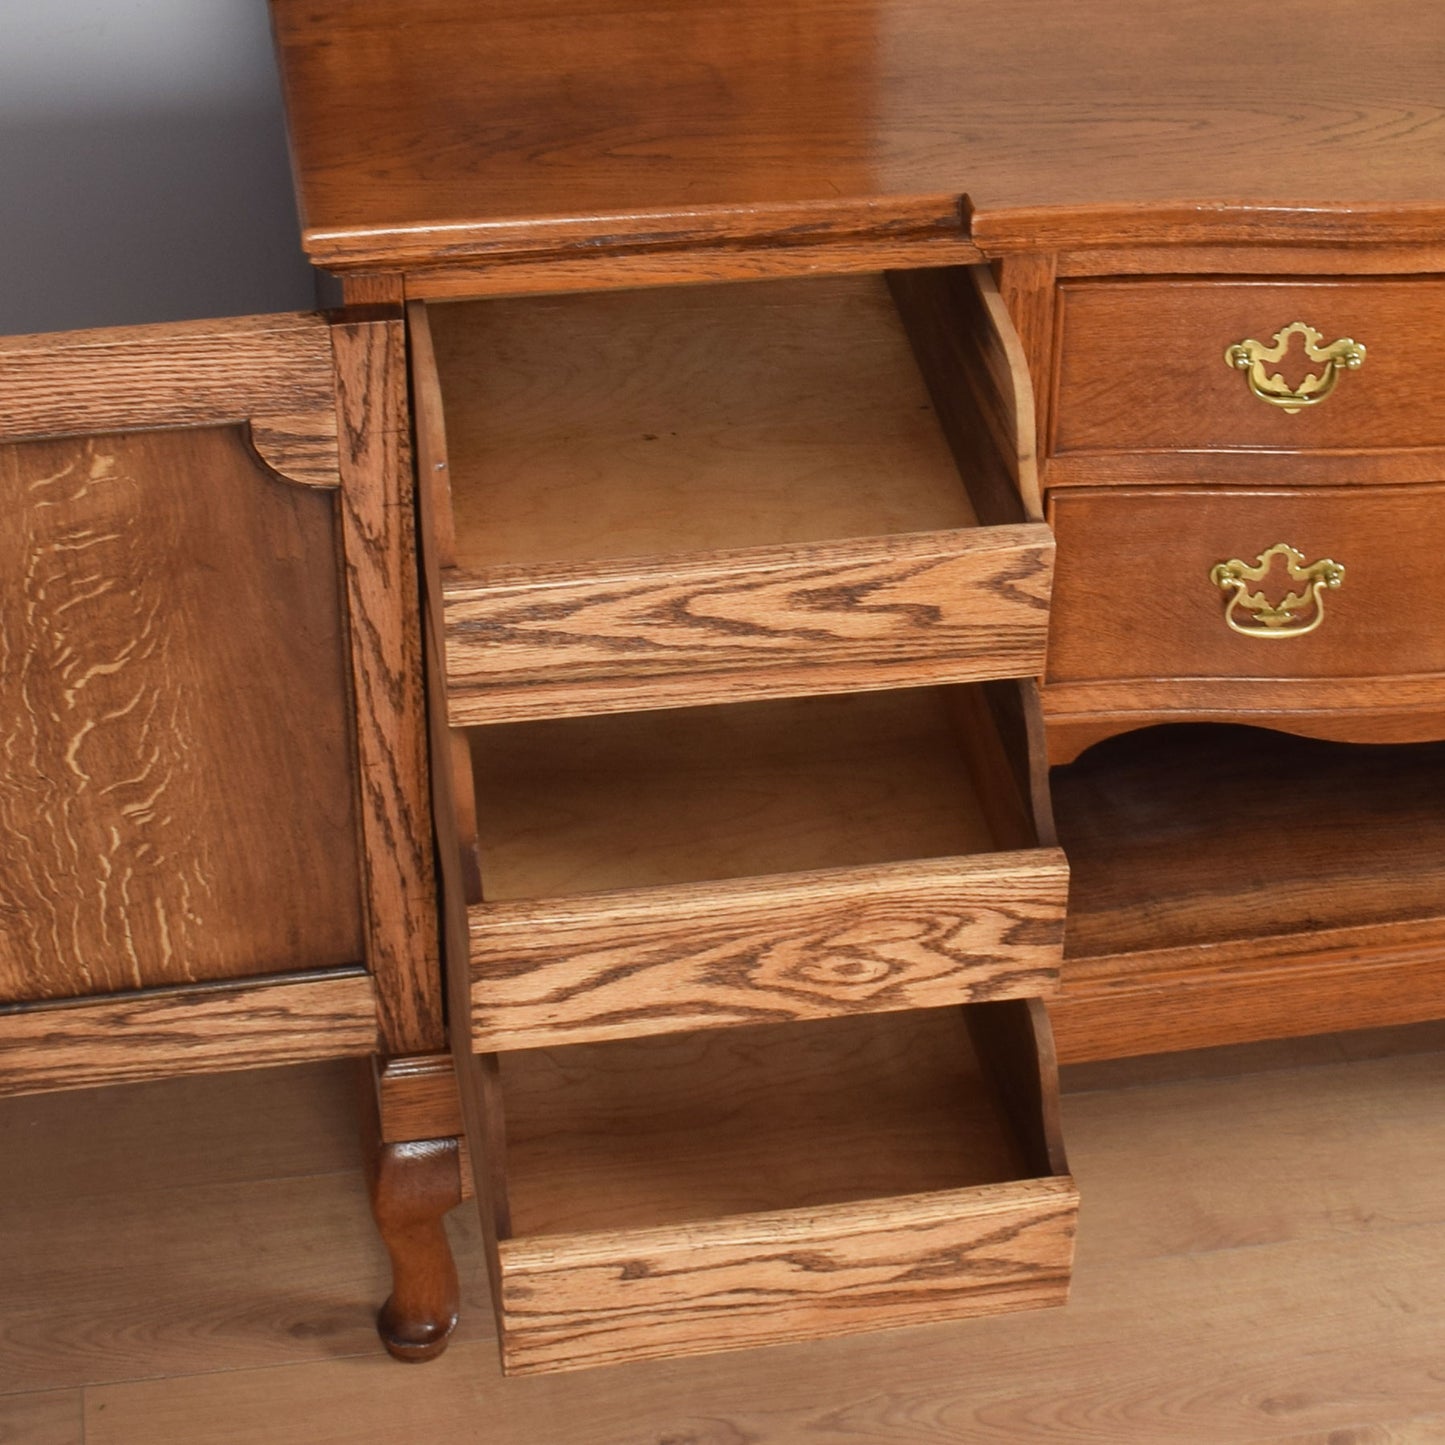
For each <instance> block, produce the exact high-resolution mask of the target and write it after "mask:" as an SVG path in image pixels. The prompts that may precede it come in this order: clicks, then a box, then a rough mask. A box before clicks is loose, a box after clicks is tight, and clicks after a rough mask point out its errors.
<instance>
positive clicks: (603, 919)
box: [468, 688, 1068, 1050]
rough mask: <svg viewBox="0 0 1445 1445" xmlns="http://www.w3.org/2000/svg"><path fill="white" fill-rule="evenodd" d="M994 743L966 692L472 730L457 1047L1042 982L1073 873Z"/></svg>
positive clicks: (975, 993) (908, 1002) (661, 1028)
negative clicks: (464, 1037)
mask: <svg viewBox="0 0 1445 1445" xmlns="http://www.w3.org/2000/svg"><path fill="white" fill-rule="evenodd" d="M995 736H996V735H995ZM988 739H989V733H988V730H987V719H986V717H985V716H984V714H983V712H982V710H981V708H980V706H979V696H978V689H975V688H948V689H927V690H918V691H903V692H888V693H866V694H860V695H855V696H845V697H821V698H806V699H792V700H787V701H778V702H769V703H748V704H740V705H731V706H723V707H712V708H695V709H682V710H678V711H672V712H656V713H641V714H629V715H615V716H608V717H594V718H572V719H563V720H558V721H550V722H532V723H517V724H509V725H502V726H496V727H491V728H481V729H476V730H474V731H473V733H472V734H471V739H470V741H471V750H472V768H473V774H474V777H475V783H476V817H477V824H478V837H479V848H478V854H479V865H480V875H481V884H482V893H483V898H484V900H485V901H483V902H480V903H477V904H475V905H473V906H472V908H471V909H470V910H469V917H468V922H469V931H470V948H471V986H470V1001H471V1040H472V1045H473V1047H474V1048H476V1049H478V1050H489V1049H515V1048H527V1047H532V1046H534V1045H540V1044H559V1043H572V1042H582V1041H587V1040H597V1039H607V1038H618V1037H625V1036H629V1035H640V1034H654V1033H664V1032H668V1031H670V1030H677V1029H694V1028H708V1027H717V1026H722V1025H738V1024H746V1023H756V1022H763V1021H770V1020H788V1019H808V1018H817V1017H822V1016H826V1015H830V1014H848V1013H879V1012H883V1011H887V1010H900V1009H914V1008H924V1007H933V1006H938V1005H943V1004H949V1003H958V1002H963V1001H965V1000H975V999H979V1000H981V999H998V998H1010V997H1022V996H1036V995H1042V994H1045V993H1048V992H1051V991H1052V990H1053V988H1054V986H1055V984H1056V982H1057V977H1058V966H1059V959H1060V956H1061V949H1062V937H1063V914H1064V902H1065V896H1066V893H1067V889H1068V872H1067V867H1066V865H1065V863H1064V859H1063V855H1062V854H1061V853H1060V852H1059V851H1058V850H1057V849H1051V848H1037V847H1033V846H1029V845H1030V844H1031V843H1032V842H1033V841H1034V840H1033V836H1032V832H1031V825H1030V823H1029V822H1028V820H1027V819H1026V818H1024V817H1023V816H1021V813H1022V800H1021V799H1020V798H1019V796H1018V794H1017V792H1016V791H1014V790H1013V788H1012V785H1011V783H1010V781H1009V780H1008V778H1007V776H1006V774H1007V773H1008V769H1007V768H1006V767H1005V766H1004V765H1003V764H1002V762H1001V760H1000V759H999V758H998V756H997V755H995V754H993V753H991V752H989V751H988V749H987V744H988Z"/></svg>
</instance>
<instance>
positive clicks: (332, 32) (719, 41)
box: [272, 0, 1445, 269]
mask: <svg viewBox="0 0 1445 1445" xmlns="http://www.w3.org/2000/svg"><path fill="white" fill-rule="evenodd" d="M272 13H273V17H274V21H275V25H276V33H277V38H278V43H279V49H280V54H281V65H282V74H283V84H284V89H285V92H286V98H287V106H288V112H289V119H290V127H291V134H292V141H293V148H294V155H295V158H296V172H297V178H298V189H299V192H300V196H301V205H302V212H303V219H304V225H305V227H306V243H307V246H308V249H309V251H310V253H311V255H312V257H313V259H315V260H317V261H318V262H320V263H321V264H323V265H357V266H371V267H373V268H374V267H377V266H392V267H395V268H397V269H402V268H404V267H406V266H408V265H414V264H416V263H417V261H419V260H435V259H439V258H444V257H446V258H451V259H454V260H456V259H460V258H463V257H468V256H476V257H485V256H496V255H513V256H515V255H519V254H529V253H530V254H533V255H536V254H538V253H539V252H540V253H543V254H548V253H550V254H552V255H560V256H567V255H569V254H570V253H572V252H575V251H577V250H583V249H586V248H592V247H598V246H602V247H607V248H610V249H613V250H625V249H628V248H634V249H636V248H642V247H649V246H650V247H657V246H668V247H671V248H674V249H683V248H685V247H688V246H695V245H698V244H700V243H701V244H707V243H713V244H716V243H717V242H718V241H719V240H726V241H727V243H728V244H729V245H730V246H731V247H732V248H733V249H734V250H736V251H738V252H742V253H746V252H747V251H749V250H751V249H755V248H756V249H768V248H774V249H775V248H776V247H777V246H778V245H779V243H780V242H788V241H792V240H798V239H808V238H812V237H818V238H825V237H826V238H832V237H838V238H840V239H842V238H848V239H857V238H858V237H860V236H862V237H886V236H889V235H896V234H906V235H909V236H914V237H917V238H918V239H926V238H932V237H937V236H940V235H945V236H946V235H948V234H950V233H954V234H956V233H957V232H958V230H959V229H960V227H959V214H960V208H959V199H960V197H961V196H962V194H963V192H965V191H967V192H968V194H969V196H970V197H971V199H972V207H971V222H970V224H971V226H972V228H974V230H976V232H977V234H978V235H979V236H980V237H988V238H990V239H991V240H992V242H993V243H994V244H996V245H1008V244H1013V245H1017V244H1029V245H1037V244H1038V241H1037V239H1036V236H1037V232H1036V230H1035V225H1036V222H1037V212H1038V211H1039V210H1040V209H1047V210H1049V211H1054V210H1056V209H1057V208H1060V207H1071V206H1095V207H1106V208H1112V215H1110V214H1108V212H1107V211H1106V212H1103V213H1099V214H1097V215H1096V217H1094V218H1091V219H1090V221H1089V225H1088V226H1086V227H1084V228H1082V229H1083V231H1084V234H1086V235H1091V236H1092V235H1099V234H1103V235H1108V234H1111V233H1116V232H1117V231H1118V230H1119V229H1121V228H1122V227H1121V223H1122V222H1124V221H1125V219H1126V218H1127V225H1128V226H1129V227H1131V228H1134V234H1135V235H1136V236H1137V234H1138V230H1139V229H1140V228H1141V227H1142V225H1143V224H1145V223H1146V222H1147V221H1148V214H1147V213H1145V214H1144V216H1143V218H1142V219H1141V218H1140V216H1139V213H1138V208H1139V207H1140V206H1141V204H1148V203H1151V202H1159V203H1164V204H1165V205H1166V207H1167V210H1166V214H1165V220H1164V224H1163V225H1162V226H1161V227H1160V228H1159V229H1160V230H1161V232H1162V234H1165V235H1174V234H1177V233H1178V228H1179V227H1180V226H1181V225H1182V226H1183V227H1184V228H1185V234H1197V232H1198V231H1199V230H1201V229H1206V228H1205V227H1203V226H1201V225H1200V224H1199V223H1200V219H1201V215H1202V214H1204V212H1203V211H1202V210H1201V206H1200V205H1198V204H1196V203H1207V204H1206V206H1205V208H1204V210H1205V211H1207V209H1208V205H1213V204H1218V203H1238V202H1246V203H1249V204H1248V206H1247V207H1243V208H1241V209H1243V210H1244V211H1245V215H1244V217H1243V218H1242V219H1241V221H1240V223H1239V230H1240V232H1241V233H1242V234H1244V235H1247V236H1250V237H1257V236H1258V235H1259V233H1260V231H1261V230H1263V231H1264V232H1265V233H1266V234H1275V233H1276V232H1278V231H1282V230H1283V231H1290V230H1291V227H1292V226H1293V227H1295V228H1297V227H1298V226H1300V225H1301V224H1302V225H1304V226H1306V227H1308V226H1309V225H1312V224H1315V223H1316V222H1317V219H1318V218H1317V215H1316V214H1315V213H1317V212H1318V211H1319V210H1321V209H1328V208H1330V207H1332V206H1337V205H1342V204H1343V205H1344V206H1345V207H1346V208H1347V209H1348V210H1350V211H1351V212H1359V213H1362V214H1363V216H1364V217H1365V219H1364V220H1363V221H1361V222H1360V223H1359V228H1358V230H1352V229H1351V228H1350V226H1349V224H1348V223H1341V225H1340V227H1339V230H1338V232H1337V234H1339V235H1341V236H1342V237H1346V238H1349V239H1360V238H1369V237H1372V236H1380V237H1381V238H1382V239H1383V238H1385V237H1387V236H1390V235H1397V234H1401V233H1406V234H1408V233H1409V232H1410V231H1412V230H1421V229H1426V228H1429V227H1431V226H1432V225H1433V234H1435V235H1438V234H1439V217H1440V211H1441V199H1442V198H1441V193H1440V180H1439V177H1440V172H1439V163H1438V162H1439V150H1440V138H1441V134H1442V131H1445V108H1442V105H1441V101H1440V94H1439V86H1438V60H1439V45H1438V33H1437V31H1436V29H1435V28H1434V26H1433V21H1432V17H1430V16H1429V15H1427V14H1425V13H1424V12H1421V11H1419V10H1411V9H1410V8H1409V7H1407V6H1403V5H1401V4H1399V3H1396V0H1367V3H1366V4H1365V5H1364V6H1363V7H1362V6H1359V5H1357V6H1354V7H1351V8H1350V9H1348V10H1330V11H1322V10H1321V8H1320V7H1319V6H1318V5H1317V4H1315V3H1312V0H1280V3H1279V4H1277V5H1274V6H1271V7H1270V8H1269V9H1268V10H1255V9H1251V8H1248V7H1245V8H1241V7H1239V6H1237V5H1231V4H1227V3H1225V0H1190V3H1188V4H1186V5H1184V6H1183V7H1179V6H1175V7H1171V9H1170V12H1169V16H1168V23H1167V24H1165V23H1163V21H1162V18H1161V17H1158V16H1155V15H1153V14H1149V15H1145V16H1142V17H1140V23H1138V24H1134V25H1129V26H1124V27H1121V26H1120V25H1119V23H1118V12H1117V7H1116V6H1114V5H1113V4H1112V3H1106V0H1085V3H1081V4H1075V5H1070V6H1068V7H1060V6H1058V5H1056V4H1052V3H1049V0H1024V3H1022V4H1021V5H1016V6H1013V7H1011V8H1010V9H1008V10H1007V11H1004V10H1001V9H999V7H997V6H993V5H988V4H984V3H983V0H966V3H960V0H898V3H893V4H890V5H888V6H886V7H880V6H878V5H876V4H873V3H865V0H848V3H821V0H820V3H810V4H807V5H805V6H801V7H799V6H789V7H783V8H779V7H777V6H772V5H766V4H763V3H757V0H753V3H747V4H742V5H738V4H729V5H722V4H716V3H712V4H705V5H700V6H689V7H688V8H687V9H686V10H685V11H678V12H676V13H669V14H668V15H666V16H664V17H659V16H658V15H657V14H655V13H654V12H652V11H644V10H639V9H637V8H636V7H631V6H628V5H625V4H620V3H617V0H589V3H587V4H585V5H583V6H582V7H581V8H580V9H579V7H578V5H577V4H576V3H575V0H546V3H541V4H539V3H536V0H532V3H526V4H523V3H520V0H511V3H507V4H504V5H494V6H489V7H488V8H487V11H486V13H485V14H482V13H480V12H478V11H477V10H476V8H475V7H473V6H469V5H463V4H460V3H458V0H421V3H418V0H385V3H377V4H373V5H369V6H368V7H367V8H366V10H365V11H364V12H358V11H357V9H356V7H355V6H352V5H346V4H338V3H328V4H320V5H318V4H315V3H312V0H273V5H272ZM402 25H405V27H406V28H405V36H406V43H405V44H404V45H399V44H397V43H396V37H397V35H398V34H399V33H401V31H400V29H399V27H401V26H402ZM1281 34H1288V35H1290V36H1292V37H1293V42H1292V44H1291V46H1290V47H1289V49H1288V51H1287V52H1286V51H1282V50H1281V49H1280V46H1279V43H1278V37H1279V36H1280V35H1281ZM1362 35H1364V36H1368V37H1370V43H1369V44H1368V45H1362V44H1361V43H1360V37H1361V36H1362ZM1021 36H1027V37H1028V43H1027V47H1026V58H1027V63H1026V64H1025V63H1023V53H1024V52H1023V48H1022V47H1021V42H1020V37H1021ZM479 75H485V76H486V77H487V78H488V83H487V84H486V85H478V84H477V83H476V77H477V76H479ZM1415 207H1419V210H1420V217H1419V218H1418V219H1416V218H1415V217H1414V216H1412V209H1413V208H1415ZM1281 210H1284V211H1286V212H1299V213H1302V214H1303V215H1304V216H1306V217H1308V219H1307V220H1304V221H1302V222H1299V221H1293V220H1292V218H1291V217H1290V216H1288V215H1287V216H1285V217H1280V218H1279V220H1278V221H1277V220H1276V218H1277V217H1279V213H1280V211H1281ZM1076 214H1077V213H1076ZM995 215H997V216H998V224H997V225H995V226H994V227H993V229H992V230H990V218H991V217H993V216H995ZM1397 226H1398V228H1399V229H1398V230H1396V229H1394V228H1395V227H1397ZM1058 234H1059V237H1060V239H1072V235H1071V233H1070V232H1069V230H1068V228H1067V225H1064V226H1062V227H1061V229H1060V231H1059V233H1058ZM1292 234H1298V230H1297V229H1294V230H1293V231H1292Z"/></svg>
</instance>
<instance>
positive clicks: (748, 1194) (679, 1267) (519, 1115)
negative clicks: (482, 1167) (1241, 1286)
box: [482, 1000, 1078, 1373]
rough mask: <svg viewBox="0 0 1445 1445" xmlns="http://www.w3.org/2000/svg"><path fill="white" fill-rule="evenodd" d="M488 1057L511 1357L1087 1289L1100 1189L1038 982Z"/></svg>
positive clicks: (509, 1364) (534, 1364) (565, 1364)
mask: <svg viewBox="0 0 1445 1445" xmlns="http://www.w3.org/2000/svg"><path fill="white" fill-rule="evenodd" d="M482 1071H483V1073H484V1074H485V1075H486V1076H487V1077H488V1079H489V1085H488V1087H489V1090H490V1091H491V1093H492V1096H493V1097H492V1100H491V1107H489V1108H488V1109H487V1111H486V1115H487V1119H488V1131H487V1132H488V1137H487V1138H486V1139H485V1140H484V1141H483V1147H484V1149H485V1150H486V1151H487V1153H488V1156H489V1158H490V1160H491V1166H490V1175H491V1178H492V1184H491V1195H492V1197H491V1199H490V1200H489V1201H485V1203H486V1204H487V1205H489V1207H490V1209H491V1211H492V1214H491V1217H492V1222H493V1224H494V1226H495V1228H494V1231H493V1233H494V1238H493V1241H492V1243H493V1245H494V1249H495V1257H494V1259H493V1261H492V1263H493V1269H494V1274H493V1280H494V1288H495V1296H496V1303H497V1309H498V1316H499V1322H500V1328H499V1334H500V1337H501V1347H502V1358H503V1364H504V1368H505V1369H506V1370H507V1371H508V1372H509V1373H533V1372H541V1371H547V1370H561V1369H569V1368H574V1367H578V1366H583V1365H597V1364H605V1363H614V1362H618V1361H623V1360H634V1359H645V1358H650V1357H657V1356H669V1355H683V1354H693V1353H700V1352H704V1351H709V1350H718V1349H730V1348H737V1347H740V1346H747V1345H756V1344H766V1343H771V1342H778V1341H787V1340H804V1339H812V1338H815V1337H819V1336H826V1335H836V1334H846V1333H851V1332H854V1331H859V1330H871V1329H879V1328H883V1327H887V1326H893V1325H903V1324H921V1323H926V1322H933V1321H940V1320H949V1319H956V1318H960V1317H963V1316H968V1315H976V1314H990V1313H997V1312H1001V1311H1004V1310H1014V1309H1026V1308H1033V1307H1038V1306H1043V1305H1053V1304H1062V1303H1063V1302H1064V1299H1065V1297H1066V1295H1067V1292H1068V1282H1069V1272H1070V1268H1071V1264H1072V1258H1073V1236H1074V1225H1075V1218H1076V1214H1077V1208H1078V1196H1077V1192H1076V1190H1075V1188H1074V1183H1073V1180H1072V1179H1071V1178H1070V1177H1069V1175H1068V1166H1067V1164H1066V1162H1065V1159H1064V1153H1063V1149H1062V1145H1061V1143H1060V1138H1059V1131H1058V1119H1057V1111H1058V1099H1057V1082H1056V1070H1055V1066H1054V1061H1053V1051H1052V1043H1051V1040H1050V1037H1049V1032H1048V1021H1047V1016H1046V1014H1045V1012H1044V1008H1043V1005H1042V1004H1040V1003H1038V1002H1037V1001H1028V1000H1010V1001H1007V1002H1002V1003H990V1004H979V1005H973V1006H970V1007H968V1008H966V1009H940V1010H928V1011H923V1012H911V1013H900V1014H888V1015H881V1016H876V1017H869V1016H864V1017H859V1018H849V1019H830V1020H826V1021H823V1022H815V1023H810V1024H804V1025H762V1026H755V1027H749V1028H738V1029H720V1030H709V1031H705V1032H700V1033H688V1034H679V1035H670V1036H668V1037H665V1038H649V1039H631V1040H624V1041H621V1042H612V1043H604V1044H588V1045H582V1046H580V1047H576V1048H568V1049H555V1050H528V1051H523V1052H520V1053H512V1054H504V1055H501V1056H494V1057H492V1058H489V1059H487V1060H483V1061H482ZM504 1136H505V1137H504ZM503 1160H505V1162H504V1163H503Z"/></svg>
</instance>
